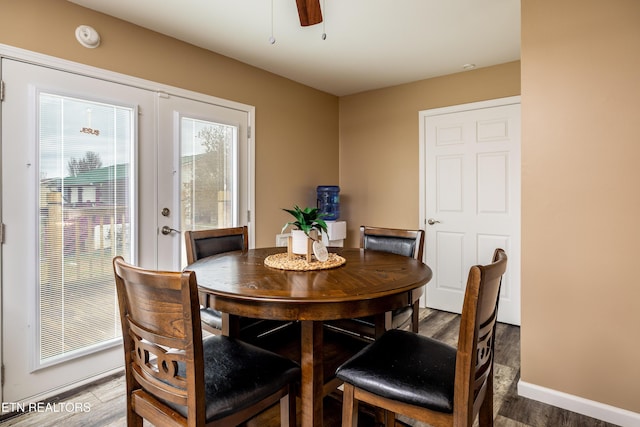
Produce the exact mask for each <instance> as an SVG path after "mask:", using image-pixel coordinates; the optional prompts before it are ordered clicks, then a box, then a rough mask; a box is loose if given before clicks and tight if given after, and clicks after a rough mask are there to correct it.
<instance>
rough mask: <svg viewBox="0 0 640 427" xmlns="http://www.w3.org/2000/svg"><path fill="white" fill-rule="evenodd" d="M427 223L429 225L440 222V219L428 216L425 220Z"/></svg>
mask: <svg viewBox="0 0 640 427" xmlns="http://www.w3.org/2000/svg"><path fill="white" fill-rule="evenodd" d="M427 224H429V225H435V224H440V221H438V220H437V219H433V218H429V219H428V220H427Z"/></svg>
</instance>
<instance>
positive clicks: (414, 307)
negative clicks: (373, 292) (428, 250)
mask: <svg viewBox="0 0 640 427" xmlns="http://www.w3.org/2000/svg"><path fill="white" fill-rule="evenodd" d="M360 247H361V248H362V249H364V250H374V251H382V252H389V253H393V254H398V255H403V256H407V257H411V258H414V259H417V260H419V261H422V257H423V255H424V230H404V229H397V228H381V227H369V226H364V225H363V226H361V227H360ZM418 314H419V301H418V299H417V298H412V297H411V295H407V305H406V306H404V307H401V308H398V309H396V310H393V311H390V312H387V313H384V315H380V316H367V317H360V318H355V319H339V320H335V321H332V322H329V323H328V325H330V326H332V327H334V328H337V329H341V330H344V331H347V332H349V333H354V334H356V335H359V336H361V337H365V338H375V337H376V336H380V335H381V334H382V333H383V332H384V331H385V330H388V329H400V328H408V327H409V326H410V329H411V330H412V331H413V332H418V324H419V319H418Z"/></svg>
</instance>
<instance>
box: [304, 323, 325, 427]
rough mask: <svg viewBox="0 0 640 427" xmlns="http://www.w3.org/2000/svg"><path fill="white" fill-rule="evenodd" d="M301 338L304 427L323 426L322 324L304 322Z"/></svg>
mask: <svg viewBox="0 0 640 427" xmlns="http://www.w3.org/2000/svg"><path fill="white" fill-rule="evenodd" d="M300 323H301V327H302V337H301V341H302V343H301V345H302V348H301V367H302V378H301V381H300V382H301V389H300V400H301V402H302V427H319V426H322V398H323V396H322V393H323V385H324V372H323V360H322V359H323V349H322V322H319V321H312V320H303V321H301V322H300Z"/></svg>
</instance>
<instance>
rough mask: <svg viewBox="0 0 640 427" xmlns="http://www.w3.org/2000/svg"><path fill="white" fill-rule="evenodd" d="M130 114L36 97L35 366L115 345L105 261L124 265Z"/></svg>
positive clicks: (128, 241)
mask: <svg viewBox="0 0 640 427" xmlns="http://www.w3.org/2000/svg"><path fill="white" fill-rule="evenodd" d="M134 118H135V110H134V109H133V108H131V107H123V106H118V105H113V104H106V103H100V102H94V101H90V100H86V99H76V98H71V97H68V96H63V95H58V94H54V93H45V92H43V93H39V115H38V128H39V129H38V151H39V162H38V165H39V171H38V176H39V177H40V182H39V184H40V185H39V197H38V199H39V209H38V225H39V233H38V236H39V239H38V254H39V259H38V272H39V278H38V283H37V285H38V292H37V295H38V303H37V307H38V312H37V319H39V322H37V324H36V326H37V330H38V332H37V342H38V343H39V345H38V347H37V366H39V367H41V366H46V365H47V364H50V363H55V362H59V361H61V360H66V359H69V358H72V357H77V356H79V355H83V354H86V353H87V352H91V351H95V350H96V349H99V348H101V347H103V346H105V345H115V344H118V343H119V342H120V337H121V333H120V319H119V317H118V310H117V305H118V302H117V296H116V293H115V289H114V286H113V269H112V266H111V260H112V259H113V257H114V256H116V255H122V256H124V257H125V258H126V259H129V260H130V259H132V247H133V246H132V236H131V224H133V221H132V218H131V214H132V212H133V209H132V208H131V207H132V205H133V203H132V200H131V197H132V193H133V192H132V191H131V188H132V183H133V180H132V179H130V176H131V172H130V171H131V170H133V165H132V153H133V147H134V131H133V130H134Z"/></svg>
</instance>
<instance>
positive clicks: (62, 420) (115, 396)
mask: <svg viewBox="0 0 640 427" xmlns="http://www.w3.org/2000/svg"><path fill="white" fill-rule="evenodd" d="M458 327H459V316H458V315H455V314H451V313H446V312H441V311H435V310H429V309H424V310H423V311H422V313H421V322H420V333H421V334H423V335H427V336H431V337H434V338H436V339H439V340H442V341H444V342H447V343H449V344H451V345H456V342H457V335H458ZM495 369H496V372H495V404H494V407H495V411H496V414H495V422H494V425H495V426H498V427H524V426H534V427H542V426H544V427H546V426H553V427H556V426H575V427H614V426H613V424H608V423H605V422H603V421H599V420H595V419H593V418H589V417H585V416H583V415H580V414H576V413H573V412H569V411H565V410H562V409H558V408H556V407H553V406H550V405H546V404H543V403H540V402H536V401H533V400H529V399H525V398H522V397H519V396H518V394H517V388H516V387H517V383H518V380H519V378H520V328H519V327H517V326H511V325H505V324H498V331H497V338H496V365H495ZM124 393H125V387H124V378H123V376H122V375H115V376H112V377H110V378H107V379H104V380H101V381H99V382H96V383H95V384H92V385H89V386H85V387H83V388H82V389H80V390H77V391H75V392H69V393H65V394H64V395H61V396H58V397H56V398H55V399H52V400H51V402H58V403H65V404H69V403H72V404H80V405H81V406H84V407H85V408H88V409H89V410H88V411H85V412H58V413H51V412H49V413H42V412H33V413H27V414H23V415H18V416H13V417H9V418H8V417H7V416H6V415H5V417H4V418H0V425H1V426H2V427H9V426H14V427H36V426H37V427H53V426H62V425H63V426H65V427H76V426H78V427H87V426H91V427H106V426H114V427H115V426H126V419H125V397H124ZM324 408H325V409H324V414H325V423H324V424H325V426H326V427H337V426H340V417H341V413H340V410H341V404H340V402H339V400H338V399H337V398H336V397H335V396H328V397H326V398H325V405H324ZM278 414H279V412H278V410H277V408H272V409H270V410H267V411H266V412H265V413H263V414H261V415H260V416H258V417H257V418H256V419H254V420H251V421H250V422H249V423H247V427H271V426H278V425H279V419H278V418H279V415H278ZM402 422H403V424H400V423H399V424H398V425H404V426H414V427H423V426H425V424H423V423H419V422H416V421H413V420H409V419H405V418H403V419H402ZM476 424H477V422H476ZM149 425H150V424H148V423H145V426H149ZM360 425H361V426H373V425H374V422H373V421H372V418H370V417H369V416H367V414H363V415H362V416H361V418H360Z"/></svg>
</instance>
